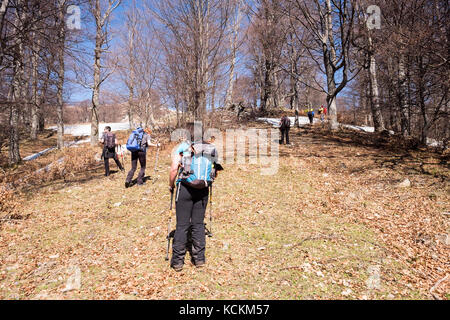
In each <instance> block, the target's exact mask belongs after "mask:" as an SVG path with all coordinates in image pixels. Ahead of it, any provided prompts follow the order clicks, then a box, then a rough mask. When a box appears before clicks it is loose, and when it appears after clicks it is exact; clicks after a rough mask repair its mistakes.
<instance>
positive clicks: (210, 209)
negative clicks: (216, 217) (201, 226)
mask: <svg viewBox="0 0 450 320" xmlns="http://www.w3.org/2000/svg"><path fill="white" fill-rule="evenodd" d="M212 186H213V185H212V184H211V185H210V186H209V230H208V237H210V238H212V236H213V234H212V189H213V188H212Z"/></svg>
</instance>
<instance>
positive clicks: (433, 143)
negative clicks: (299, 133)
mask: <svg viewBox="0 0 450 320" xmlns="http://www.w3.org/2000/svg"><path fill="white" fill-rule="evenodd" d="M289 119H291V127H293V126H294V121H295V118H294V117H290V118H289ZM298 120H299V122H300V126H301V127H302V126H305V125H307V124H309V119H308V118H307V117H298ZM256 121H262V122H266V123H268V124H270V125H272V126H273V127H275V128H279V127H280V119H278V118H257V119H256ZM317 122H320V120H319V119H316V118H314V123H317ZM339 125H340V126H342V127H344V128H348V129H351V130H357V131H363V132H369V133H374V132H375V128H374V127H366V126H355V125H351V124H339ZM389 134H391V135H393V134H395V133H394V131H392V130H389ZM427 145H428V146H430V147H442V146H443V145H444V144H443V142H442V141H437V140H434V139H430V138H428V139H427Z"/></svg>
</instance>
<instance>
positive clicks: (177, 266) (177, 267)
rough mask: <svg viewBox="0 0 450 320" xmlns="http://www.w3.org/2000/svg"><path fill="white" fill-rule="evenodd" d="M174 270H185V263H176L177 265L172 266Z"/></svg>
mask: <svg viewBox="0 0 450 320" xmlns="http://www.w3.org/2000/svg"><path fill="white" fill-rule="evenodd" d="M170 267H171V268H172V269H173V270H175V271H176V272H180V271H181V270H183V265H182V264H180V265H176V266H170Z"/></svg>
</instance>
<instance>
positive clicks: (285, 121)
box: [280, 114, 291, 144]
mask: <svg viewBox="0 0 450 320" xmlns="http://www.w3.org/2000/svg"><path fill="white" fill-rule="evenodd" d="M289 130H291V120H290V119H289V118H288V116H287V115H285V114H284V115H283V117H281V120H280V131H281V140H280V144H283V143H284V138H285V137H286V144H290V143H289Z"/></svg>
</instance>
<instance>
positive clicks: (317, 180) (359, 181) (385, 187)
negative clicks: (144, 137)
mask: <svg viewBox="0 0 450 320" xmlns="http://www.w3.org/2000/svg"><path fill="white" fill-rule="evenodd" d="M324 134H325V133H324V132H322V131H320V130H312V131H308V130H300V131H298V130H297V129H294V130H293V131H292V132H291V135H292V141H293V143H294V146H291V147H285V146H282V147H281V148H280V155H281V158H280V169H279V172H278V174H277V175H275V176H262V175H260V174H258V166H255V165H249V164H245V165H234V166H225V169H226V171H225V172H223V173H222V174H221V176H220V178H219V179H218V181H217V182H216V183H215V187H214V188H215V192H214V198H213V202H214V205H213V214H214V221H213V226H212V227H213V233H214V237H213V238H211V239H208V240H207V265H206V267H205V268H203V269H196V268H195V267H193V266H191V265H190V263H189V262H188V259H186V265H185V268H184V270H183V271H182V272H181V273H175V272H173V271H172V270H170V269H169V267H168V264H167V263H166V262H165V261H164V255H165V244H166V243H165V233H166V226H167V219H168V213H169V212H168V205H169V193H168V192H167V177H166V175H167V170H168V166H169V161H170V157H169V154H168V152H169V151H168V150H169V149H170V148H168V149H167V150H166V151H165V152H162V153H161V154H160V157H159V159H160V164H159V167H158V175H159V176H160V178H159V179H157V180H156V179H155V177H151V178H152V179H150V180H148V181H147V184H146V186H145V187H143V188H137V187H133V188H129V189H125V188H124V186H123V182H124V179H125V176H124V175H123V174H122V173H116V174H114V175H113V176H112V177H111V178H104V177H103V176H102V174H103V169H102V167H101V166H99V167H98V169H97V170H96V171H95V172H88V173H86V174H85V175H83V176H77V177H74V178H73V179H72V180H71V181H70V182H65V183H64V182H58V183H56V184H53V185H52V186H47V187H43V188H41V189H39V190H35V192H34V193H33V194H30V195H29V201H28V203H27V205H26V207H25V208H24V209H23V211H24V212H23V215H24V216H25V215H26V214H30V217H29V219H27V220H21V221H16V222H9V223H5V224H3V226H2V229H1V231H0V298H1V299H13V298H20V299H33V298H40V299H46V298H57V299H78V298H82V299H181V298H182V299H243V298H248V299H374V298H381V299H393V298H395V299H411V298H427V299H432V298H433V297H438V298H443V299H448V298H449V296H448V293H449V282H448V281H442V282H441V283H440V284H439V286H438V287H436V288H434V289H433V290H432V292H431V293H430V289H431V288H432V287H433V285H435V284H436V283H437V282H438V281H439V280H440V279H442V278H444V277H445V275H446V274H447V273H449V264H448V261H449V247H448V244H446V243H445V241H448V238H445V236H447V237H448V233H449V224H448V219H449V218H448V215H446V214H445V213H446V212H447V213H448V212H449V211H450V208H449V193H448V191H449V189H448V181H445V179H444V181H443V180H442V177H448V167H442V165H439V163H438V162H439V161H438V160H437V159H434V158H431V157H430V158H427V159H424V158H420V159H419V158H417V157H416V156H415V155H411V154H409V155H408V154H405V153H403V152H393V151H384V150H381V149H377V148H374V147H370V146H360V145H357V144H354V143H352V142H351V141H348V140H347V139H346V138H345V136H344V137H342V136H331V135H327V136H324ZM154 156H155V153H150V154H149V155H148V169H147V174H148V175H153V172H152V171H153V161H154ZM418 159H419V160H418ZM127 167H128V168H129V163H127ZM406 178H408V179H409V180H410V182H411V184H412V185H411V187H408V188H400V187H399V186H398V185H399V183H401V182H402V181H403V180H405V179H406ZM153 182H154V183H153ZM446 239H447V240H446ZM69 278H70V279H69ZM433 295H434V296H433Z"/></svg>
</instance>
